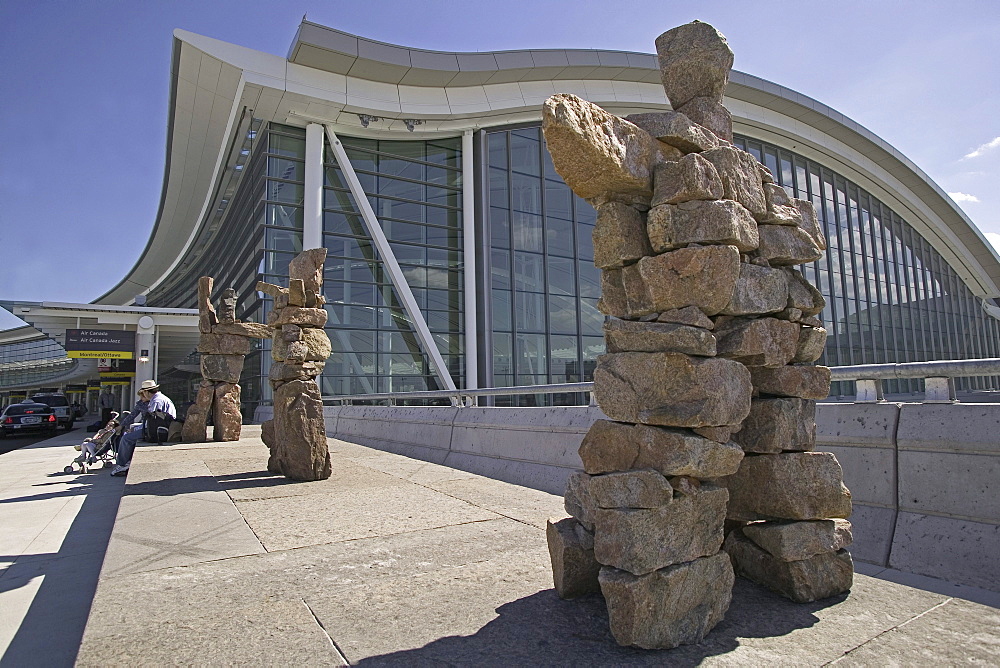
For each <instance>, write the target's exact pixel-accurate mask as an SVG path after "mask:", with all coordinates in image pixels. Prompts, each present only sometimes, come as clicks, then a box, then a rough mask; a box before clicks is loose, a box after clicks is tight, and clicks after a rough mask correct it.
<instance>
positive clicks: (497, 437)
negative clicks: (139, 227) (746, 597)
mask: <svg viewBox="0 0 1000 668" xmlns="http://www.w3.org/2000/svg"><path fill="white" fill-rule="evenodd" d="M269 412H270V409H269V408H262V409H259V410H258V413H257V416H256V417H257V419H258V421H260V420H265V419H268V418H269V417H270V414H269ZM324 413H325V415H326V426H327V433H328V434H329V435H330V436H332V437H335V438H340V439H344V440H347V441H351V442H354V443H360V444H362V445H367V446H371V447H375V448H379V449H381V450H388V451H391V452H396V453H399V454H403V455H407V456H409V457H414V458H417V459H422V460H425V461H432V462H436V463H440V464H445V465H447V466H451V467H454V468H457V469H461V470H464V471H470V472H473V473H478V474H481V475H486V476H489V477H492V478H497V479H500V480H505V481H507V482H512V483H516V484H519V485H524V486H526V487H532V488H534V489H540V490H544V491H546V492H551V493H553V494H562V493H563V490H564V487H565V482H566V478H567V477H568V476H569V474H570V473H572V472H573V471H574V470H577V469H579V468H580V467H581V462H580V458H579V455H578V454H577V449H578V448H579V445H580V441H581V440H582V439H583V435H584V434H585V433H586V432H587V430H588V429H589V428H590V425H591V424H593V422H594V420H597V419H599V418H602V417H604V415H603V413H601V411H600V409H598V408H593V407H584V406H573V407H557V408H447V407H440V408H438V407H435V408H417V407H392V408H389V407H383V406H327V407H326V408H325V409H324ZM816 422H817V449H819V450H828V451H830V452H833V453H835V454H836V455H837V459H838V460H840V463H841V465H842V466H843V469H844V481H845V483H846V484H847V486H848V487H849V488H850V489H851V492H852V495H853V500H854V515H853V516H852V517H851V521H852V522H853V523H854V546H853V547H852V548H851V552H852V553H853V555H854V557H855V558H856V559H858V560H861V561H866V562H870V563H875V564H880V565H883V566H890V567H892V568H897V569H899V570H902V571H907V572H911V573H919V574H922V575H930V576H933V577H938V578H942V579H945V580H948V581H950V582H955V583H959V584H968V585H973V586H977V587H984V588H987V589H993V590H997V591H1000V567H998V564H1000V560H998V559H1000V558H998V556H997V555H998V554H1000V404H896V403H884V404H847V403H835V404H820V405H819V406H818V407H817V411H816Z"/></svg>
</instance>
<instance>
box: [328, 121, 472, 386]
mask: <svg viewBox="0 0 1000 668" xmlns="http://www.w3.org/2000/svg"><path fill="white" fill-rule="evenodd" d="M326 134H327V137H329V139H330V147H331V148H332V149H333V153H334V155H336V156H337V163H338V164H339V165H340V170H341V172H343V174H344V178H345V179H346V180H347V186H348V188H350V190H351V194H352V195H353V196H354V201H355V203H356V204H357V206H358V209H360V211H361V219H362V220H363V221H364V223H365V227H366V228H367V229H368V234H369V235H370V236H371V238H372V243H373V244H374V245H375V250H377V251H378V254H379V258H380V259H381V260H382V264H383V265H385V269H386V271H387V272H388V274H389V278H390V280H391V281H392V285H393V287H394V288H395V289H396V295H397V296H398V297H399V300H400V301H401V302H403V308H404V309H406V314H407V315H408V316H410V321H411V322H412V323H413V329H414V331H415V332H416V334H417V339H418V340H419V341H420V345H421V346H422V347H423V349H424V352H426V353H427V358H428V360H430V363H431V368H432V369H433V370H434V374H435V375H436V376H437V377H438V380H439V381H440V382H441V384H442V385H443V386H444V388H445V389H446V390H454V389H455V381H453V380H452V378H451V374H450V373H449V372H448V367H447V366H446V365H445V363H444V358H443V357H441V351H439V350H438V347H437V344H436V343H435V342H434V337H433V336H431V330H430V329H429V328H428V327H427V323H426V322H425V321H424V316H423V314H422V313H421V312H420V308H419V307H418V306H417V300H416V299H414V298H413V291H412V290H410V285H409V284H408V283H407V282H406V277H405V276H403V270H402V269H400V267H399V262H397V261H396V256H395V255H394V254H393V252H392V248H391V247H390V246H389V240H388V239H386V238H385V233H384V232H383V231H382V226H381V225H379V222H378V217H377V216H376V215H375V210H374V209H372V205H371V202H369V201H368V196H367V195H365V191H364V188H362V187H361V181H359V180H358V175H357V174H356V173H355V172H354V166H353V165H352V164H351V161H350V159H348V157H347V152H346V151H345V150H344V145H343V144H341V143H340V139H339V138H338V137H337V133H336V132H334V131H333V126H331V125H327V126H326Z"/></svg>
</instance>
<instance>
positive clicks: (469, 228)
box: [462, 130, 479, 390]
mask: <svg viewBox="0 0 1000 668" xmlns="http://www.w3.org/2000/svg"><path fill="white" fill-rule="evenodd" d="M472 136H473V135H472V130H466V131H465V132H464V133H463V134H462V257H463V259H464V268H463V270H462V271H463V273H462V276H463V278H464V282H465V387H467V388H468V389H470V390H474V389H476V388H477V387H479V350H478V348H479V336H478V335H477V334H478V333H477V331H476V189H475V183H476V178H475V163H474V162H473V159H472V158H473V148H472Z"/></svg>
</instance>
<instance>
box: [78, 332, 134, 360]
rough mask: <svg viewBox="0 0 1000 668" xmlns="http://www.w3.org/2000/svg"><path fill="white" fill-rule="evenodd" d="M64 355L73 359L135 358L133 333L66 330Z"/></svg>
mask: <svg viewBox="0 0 1000 668" xmlns="http://www.w3.org/2000/svg"><path fill="white" fill-rule="evenodd" d="M64 347H65V348H66V355H67V356H68V357H73V358H77V359H80V358H91V359H126V360H130V359H132V358H133V357H134V356H135V332H129V331H125V330H120V329H67V330H66V345H65V346H64Z"/></svg>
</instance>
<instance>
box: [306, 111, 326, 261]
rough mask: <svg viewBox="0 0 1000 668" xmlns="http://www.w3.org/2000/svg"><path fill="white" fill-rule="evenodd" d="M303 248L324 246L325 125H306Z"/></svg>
mask: <svg viewBox="0 0 1000 668" xmlns="http://www.w3.org/2000/svg"><path fill="white" fill-rule="evenodd" d="M304 181H305V183H304V185H303V190H304V196H305V199H304V201H303V203H302V250H309V249H311V248H322V247H323V126H322V125H320V124H319V123H310V124H308V125H307V126H306V168H305V178H304Z"/></svg>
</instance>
